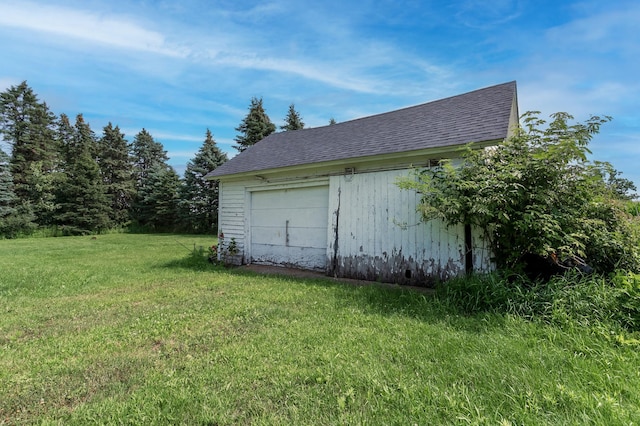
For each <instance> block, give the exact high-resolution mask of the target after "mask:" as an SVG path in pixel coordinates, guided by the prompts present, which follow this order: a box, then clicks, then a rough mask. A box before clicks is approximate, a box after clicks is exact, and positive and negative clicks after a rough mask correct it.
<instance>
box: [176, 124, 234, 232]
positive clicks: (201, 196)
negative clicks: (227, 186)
mask: <svg viewBox="0 0 640 426" xmlns="http://www.w3.org/2000/svg"><path fill="white" fill-rule="evenodd" d="M225 161H227V154H225V153H224V152H222V151H221V150H220V148H218V146H217V145H216V141H215V140H214V139H213V135H212V134H211V131H210V130H209V129H207V133H206V138H205V140H204V143H203V145H202V147H200V150H199V151H198V152H197V153H196V156H195V157H194V159H193V160H191V161H189V162H188V163H187V169H186V170H185V172H184V185H183V187H182V188H183V190H182V201H181V210H182V215H183V217H184V219H183V220H182V224H183V225H185V227H186V228H187V230H189V231H191V232H196V233H216V225H217V219H218V182H217V181H207V180H205V179H204V176H205V175H206V174H207V173H209V172H210V171H212V170H214V169H215V168H216V167H218V166H220V165H221V164H222V163H224V162H225Z"/></svg>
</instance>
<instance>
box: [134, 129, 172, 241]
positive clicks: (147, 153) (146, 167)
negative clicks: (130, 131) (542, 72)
mask: <svg viewBox="0 0 640 426" xmlns="http://www.w3.org/2000/svg"><path fill="white" fill-rule="evenodd" d="M132 151H133V155H132V157H133V169H134V182H135V190H136V194H135V197H134V201H133V203H132V208H131V217H132V219H133V221H134V222H135V223H136V224H137V225H138V226H140V227H142V228H146V229H149V230H155V231H169V230H173V229H174V228H175V226H176V223H177V218H178V201H179V193H180V185H181V182H180V177H179V176H178V174H177V173H176V172H175V170H174V169H173V168H172V167H171V166H169V165H168V164H167V161H168V160H169V157H167V152H166V151H165V150H164V147H163V146H162V144H161V143H160V142H156V141H155V140H154V139H153V136H151V134H150V133H149V132H147V131H146V130H145V129H142V130H141V131H140V133H138V134H137V135H136V136H135V138H134V139H133V144H132Z"/></svg>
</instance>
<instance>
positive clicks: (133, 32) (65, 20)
mask: <svg viewBox="0 0 640 426" xmlns="http://www.w3.org/2000/svg"><path fill="white" fill-rule="evenodd" d="M0 26H7V27H15V28H20V29H25V30H30V31H38V32H44V33H49V34H55V35H59V36H65V37H70V38H73V39H77V40H81V41H84V42H90V43H100V44H104V45H108V46H112V47H116V48H120V49H127V50H136V51H145V52H152V53H158V54H162V55H166V56H172V57H184V56H186V55H187V54H188V51H187V50H186V49H184V48H181V47H177V46H171V45H169V44H168V43H167V41H166V39H165V36H164V35H163V34H161V33H159V32H157V31H153V30H149V29H146V28H144V27H142V26H140V25H139V24H137V23H136V22H134V21H133V20H131V19H130V18H128V17H125V16H116V15H103V14H100V13H98V12H90V11H86V10H77V9H71V8H65V7H61V6H50V5H45V4H40V3H38V4H36V3H31V2H3V3H0Z"/></svg>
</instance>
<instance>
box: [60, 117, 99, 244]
mask: <svg viewBox="0 0 640 426" xmlns="http://www.w3.org/2000/svg"><path fill="white" fill-rule="evenodd" d="M67 142H68V145H67V146H66V147H65V152H66V153H67V156H66V158H65V161H64V166H63V170H64V175H65V187H64V189H59V190H58V198H59V200H60V212H59V214H58V215H57V220H58V225H59V226H60V228H61V229H62V230H63V232H64V233H65V234H68V235H76V234H89V233H92V232H99V231H102V230H105V229H107V228H108V227H109V225H110V223H109V215H108V213H109V199H108V198H107V195H106V188H105V185H104V183H103V181H102V177H101V175H100V168H99V166H98V163H97V161H96V152H97V146H96V137H95V134H94V133H93V131H92V130H91V128H90V126H89V124H88V123H86V122H85V121H84V118H83V117H82V114H78V116H77V117H76V123H75V126H74V135H73V138H72V139H71V140H69V141H67Z"/></svg>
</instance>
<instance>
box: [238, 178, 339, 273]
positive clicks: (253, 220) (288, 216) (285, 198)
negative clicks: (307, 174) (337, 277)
mask: <svg viewBox="0 0 640 426" xmlns="http://www.w3.org/2000/svg"><path fill="white" fill-rule="evenodd" d="M328 199H329V189H328V186H314V187H306V188H288V189H275V190H269V191H255V192H252V193H251V209H250V211H251V213H250V221H249V223H250V232H251V250H250V258H251V262H252V263H263V264H275V265H286V266H294V267H300V268H304V269H318V270H323V271H324V270H326V264H327V256H326V252H327V224H328V219H327V215H328Z"/></svg>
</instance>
